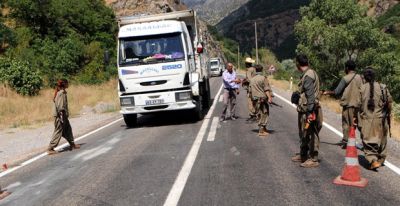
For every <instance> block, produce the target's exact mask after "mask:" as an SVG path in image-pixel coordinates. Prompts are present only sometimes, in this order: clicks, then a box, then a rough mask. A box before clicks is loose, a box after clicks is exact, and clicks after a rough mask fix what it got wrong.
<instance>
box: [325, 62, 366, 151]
mask: <svg viewBox="0 0 400 206" xmlns="http://www.w3.org/2000/svg"><path fill="white" fill-rule="evenodd" d="M345 73H346V75H345V76H344V77H343V78H342V80H341V81H340V83H339V85H338V86H337V87H336V89H335V90H334V91H325V92H324V93H323V94H324V95H335V96H336V97H339V96H340V95H341V98H340V106H342V128H343V139H342V140H341V141H340V142H339V143H338V145H340V146H342V148H343V149H345V148H346V146H347V140H348V139H349V130H350V127H351V126H352V124H353V117H354V116H357V115H358V110H359V108H358V104H357V102H358V99H359V98H360V89H361V86H362V84H363V80H362V78H361V76H360V75H358V74H356V64H355V62H354V61H352V60H348V61H347V62H346V64H345ZM359 126H360V125H359Z"/></svg>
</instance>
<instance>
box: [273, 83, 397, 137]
mask: <svg viewBox="0 0 400 206" xmlns="http://www.w3.org/2000/svg"><path fill="white" fill-rule="evenodd" d="M269 80H270V83H271V84H272V85H274V86H275V87H278V88H280V89H284V90H289V88H290V86H289V85H290V84H289V82H288V81H284V80H276V79H273V78H269ZM295 89H297V85H293V91H294V90H295ZM321 104H322V106H323V107H327V108H329V109H330V110H331V111H334V112H336V113H341V112H342V107H341V106H340V104H339V101H337V100H336V99H333V98H330V97H327V96H323V97H322V98H321ZM392 136H393V137H395V138H396V140H398V141H400V121H396V120H394V119H393V118H392Z"/></svg>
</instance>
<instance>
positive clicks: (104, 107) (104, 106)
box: [93, 102, 117, 113]
mask: <svg viewBox="0 0 400 206" xmlns="http://www.w3.org/2000/svg"><path fill="white" fill-rule="evenodd" d="M93 110H94V112H95V113H105V112H111V111H115V110H117V108H116V107H115V105H113V104H111V103H106V102H100V103H98V104H97V105H96V106H95V107H94V108H93Z"/></svg>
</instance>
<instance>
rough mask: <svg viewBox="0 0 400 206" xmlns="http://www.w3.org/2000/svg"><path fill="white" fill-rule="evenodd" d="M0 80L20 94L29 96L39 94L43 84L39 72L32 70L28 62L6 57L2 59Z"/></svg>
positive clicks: (0, 61)
mask: <svg viewBox="0 0 400 206" xmlns="http://www.w3.org/2000/svg"><path fill="white" fill-rule="evenodd" d="M0 81H1V82H3V83H6V84H8V85H9V86H10V87H11V88H12V89H14V90H15V91H16V92H17V93H18V94H22V95H29V96H35V95H38V94H39V91H40V88H41V87H42V86H43V81H42V79H41V78H40V74H39V72H37V71H35V70H32V69H31V67H30V66H29V65H28V64H27V63H26V62H21V61H17V60H9V59H5V58H1V59H0Z"/></svg>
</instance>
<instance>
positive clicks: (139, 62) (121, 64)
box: [119, 59, 147, 66]
mask: <svg viewBox="0 0 400 206" xmlns="http://www.w3.org/2000/svg"><path fill="white" fill-rule="evenodd" d="M143 64H147V62H144V61H143V59H139V60H134V61H122V62H121V63H120V64H119V65H120V66H127V65H143Z"/></svg>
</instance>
